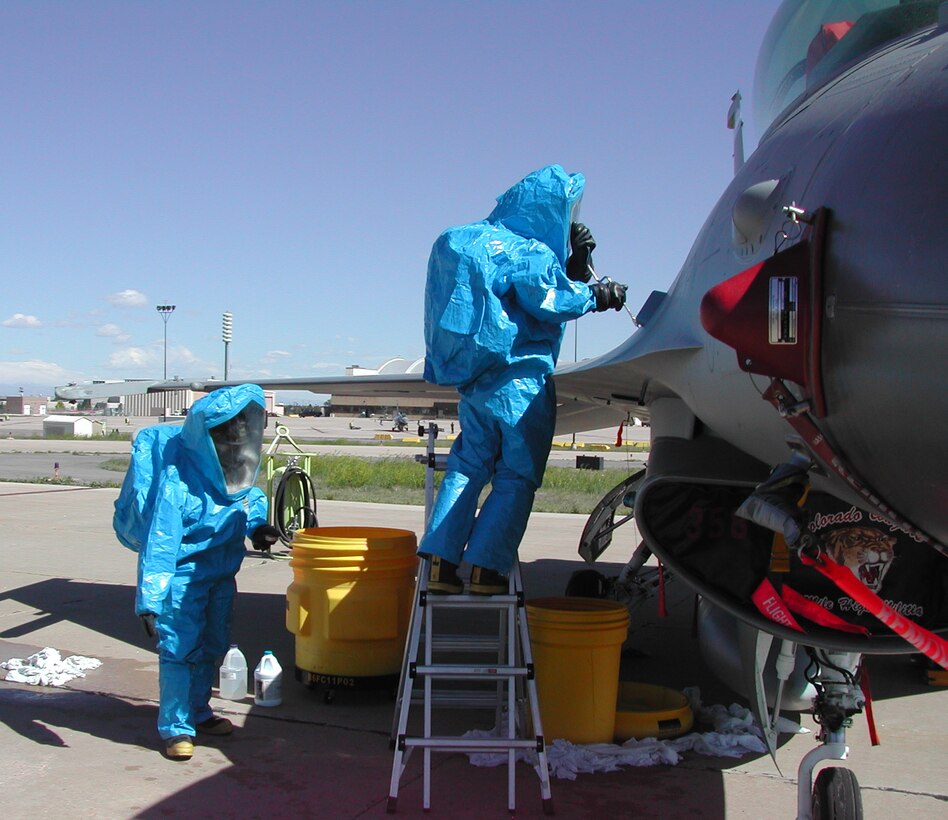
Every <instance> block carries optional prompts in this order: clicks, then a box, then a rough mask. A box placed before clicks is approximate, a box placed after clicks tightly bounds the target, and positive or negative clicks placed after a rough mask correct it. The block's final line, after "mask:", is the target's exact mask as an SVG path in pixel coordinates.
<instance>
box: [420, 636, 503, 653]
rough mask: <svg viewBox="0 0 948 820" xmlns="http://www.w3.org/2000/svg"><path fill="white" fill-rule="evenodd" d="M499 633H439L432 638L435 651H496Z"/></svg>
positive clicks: (498, 645)
mask: <svg viewBox="0 0 948 820" xmlns="http://www.w3.org/2000/svg"><path fill="white" fill-rule="evenodd" d="M499 647H500V638H499V637H498V636H497V635H439V636H436V637H434V638H432V640H431V650H432V651H433V652H496V651H497V649H498V648H499Z"/></svg>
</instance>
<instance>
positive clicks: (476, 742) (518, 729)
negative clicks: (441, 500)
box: [387, 559, 553, 814]
mask: <svg viewBox="0 0 948 820" xmlns="http://www.w3.org/2000/svg"><path fill="white" fill-rule="evenodd" d="M428 564H429V562H428V560H426V559H423V560H422V561H421V564H420V566H419V577H418V583H417V584H416V591H415V600H414V603H413V608H412V615H411V622H410V625H409V629H408V642H407V644H406V652H405V660H404V663H403V668H402V678H401V681H400V684H399V693H398V699H397V703H396V711H395V715H396V719H395V725H394V727H393V732H392V742H393V746H394V750H395V758H394V761H393V763H392V782H391V787H390V789H389V797H388V806H387V810H388V812H389V813H394V812H395V810H396V806H397V801H398V787H399V784H400V782H401V778H402V775H403V774H404V771H405V768H406V766H407V764H408V759H409V757H410V756H411V753H412V751H414V750H415V749H421V750H422V752H423V755H424V760H423V794H424V797H423V807H424V809H425V810H426V811H427V810H428V809H430V808H431V753H432V752H480V753H489V752H499V753H506V754H507V808H508V809H509V810H510V811H514V810H515V809H516V787H515V782H516V777H515V763H516V759H517V752H518V750H521V749H522V750H525V751H532V752H534V753H535V754H536V758H537V762H536V765H535V767H534V768H535V770H536V772H537V775H538V776H539V778H540V796H541V799H542V801H543V811H544V813H545V814H552V813H553V799H552V795H551V792H550V775H549V766H548V765H547V756H546V744H545V741H544V738H543V728H542V723H541V720H540V709H539V705H538V701H537V689H536V681H535V680H534V675H533V654H532V651H531V647H530V633H529V630H528V628H527V618H526V608H525V606H524V597H523V584H522V579H521V576H520V565H519V563H518V564H515V565H514V567H513V569H512V570H511V572H510V575H509V579H508V590H507V594H505V595H465V594H462V595H440V594H434V593H430V592H429V591H428ZM458 609H467V610H477V611H479V612H486V611H492V612H495V613H496V614H497V616H498V630H497V634H496V636H493V635H458V634H445V633H442V632H441V631H440V628H439V627H438V626H437V625H436V624H435V622H436V621H437V620H438V619H439V615H440V614H441V613H442V611H451V610H458ZM459 653H464V654H465V655H478V654H486V655H489V656H490V657H489V658H488V659H487V660H486V661H483V662H480V663H472V662H470V661H469V660H468V659H464V660H463V661H461V662H447V660H446V659H445V657H444V656H446V655H457V654H459ZM441 681H475V682H480V683H482V684H483V683H487V684H492V685H493V691H491V689H478V690H467V691H465V690H457V689H442V688H440V687H436V685H435V684H436V683H437V682H441ZM416 683H420V684H421V687H420V688H421V693H420V698H419V697H417V696H416V694H415V685H416ZM419 703H420V705H421V707H422V715H423V717H422V722H423V729H422V733H421V734H420V735H411V734H409V733H408V721H409V717H410V712H411V707H412V705H413V704H419ZM436 707H449V708H451V709H452V710H457V709H459V708H464V707H467V708H490V709H493V710H494V715H495V723H494V726H495V729H494V731H495V732H497V733H498V736H494V737H464V736H447V735H439V734H436V733H435V732H434V730H433V723H434V721H433V711H434V709H435V708H436ZM528 708H529V719H530V723H529V724H528V722H527V709H528ZM528 726H530V727H532V729H531V733H530V735H529V736H526V734H525V733H526V730H527V727H528Z"/></svg>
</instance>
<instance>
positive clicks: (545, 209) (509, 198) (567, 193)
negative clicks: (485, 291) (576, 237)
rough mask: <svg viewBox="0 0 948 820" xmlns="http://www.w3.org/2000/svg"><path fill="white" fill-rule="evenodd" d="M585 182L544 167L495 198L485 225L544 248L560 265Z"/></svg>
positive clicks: (558, 169) (567, 250) (578, 176)
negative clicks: (498, 225) (537, 242)
mask: <svg viewBox="0 0 948 820" xmlns="http://www.w3.org/2000/svg"><path fill="white" fill-rule="evenodd" d="M585 186H586V178H585V177H584V176H583V175H582V174H579V173H577V174H568V173H566V171H564V170H563V167H562V166H561V165H547V166H546V167H544V168H541V169H540V170H538V171H534V172H533V173H532V174H529V175H528V176H526V177H525V178H524V179H522V180H521V181H520V182H518V183H517V184H516V185H514V186H513V187H512V188H510V189H509V190H508V191H506V192H505V193H503V194H501V195H500V196H499V197H497V206H496V207H495V208H494V210H493V211H491V213H490V216H488V217H487V221H488V222H491V223H493V224H501V225H503V226H504V227H505V228H507V229H508V230H510V231H513V232H514V233H515V234H519V235H520V236H522V237H524V238H525V239H536V240H538V241H539V242H542V243H543V244H544V245H546V246H547V247H548V248H550V250H552V251H553V253H554V254H555V255H556V258H557V259H559V261H560V264H561V265H564V266H565V265H566V259H567V257H568V256H569V253H570V247H569V229H570V223H571V222H573V221H574V214H575V211H576V209H578V207H579V203H580V201H581V199H582V196H583V188H585Z"/></svg>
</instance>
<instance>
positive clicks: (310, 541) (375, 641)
mask: <svg viewBox="0 0 948 820" xmlns="http://www.w3.org/2000/svg"><path fill="white" fill-rule="evenodd" d="M416 546H417V540H416V538H415V533H413V532H411V531H409V530H400V529H389V528H386V527H315V528H310V529H301V530H297V531H296V533H295V534H294V535H293V542H292V544H291V558H290V567H291V568H292V570H293V583H292V584H290V586H289V588H288V589H287V591H286V628H287V629H288V630H289V631H290V632H292V633H293V634H294V635H295V636H296V668H297V676H298V677H301V678H302V676H303V673H306V679H307V680H306V682H307V683H309V684H311V685H318V686H325V687H330V688H332V689H337V688H339V689H342V688H355V687H358V686H360V685H362V684H365V683H368V682H369V681H370V679H376V680H378V679H382V680H387V679H389V678H390V677H391V676H395V677H397V676H398V674H399V672H400V671H401V664H402V653H403V649H404V646H405V639H406V637H407V635H408V621H409V618H410V615H411V602H412V596H413V593H414V584H415V572H416V569H417V564H418V559H417V557H416V555H415V550H416Z"/></svg>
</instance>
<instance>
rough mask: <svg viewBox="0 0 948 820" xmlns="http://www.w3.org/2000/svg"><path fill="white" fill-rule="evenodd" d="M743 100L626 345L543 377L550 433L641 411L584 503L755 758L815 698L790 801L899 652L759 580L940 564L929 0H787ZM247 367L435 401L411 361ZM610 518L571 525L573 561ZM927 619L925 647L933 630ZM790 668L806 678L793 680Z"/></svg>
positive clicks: (886, 636)
mask: <svg viewBox="0 0 948 820" xmlns="http://www.w3.org/2000/svg"><path fill="white" fill-rule="evenodd" d="M736 102H737V101H736V100H735V105H734V106H732V109H731V112H730V114H729V119H730V124H731V125H733V126H735V127H737V126H739V118H740V115H739V110H738V107H737V105H736ZM754 109H755V111H756V112H757V113H758V115H762V118H763V122H762V124H761V125H762V130H763V136H762V137H761V139H760V142H759V145H758V147H757V149H756V150H755V151H754V152H753V153H752V154H751V155H750V156H749V157H748V158H747V160H746V161H742V151H741V150H740V148H739V141H738V150H736V152H735V155H736V166H737V167H736V173H735V176H734V178H733V180H732V182H731V184H730V185H729V186H728V188H727V189H726V190H725V191H724V193H723V194H722V196H721V198H720V200H719V201H718V203H717V204H716V205H715V207H714V209H713V210H712V211H711V213H710V215H709V216H708V218H707V221H706V223H705V225H704V227H703V228H702V230H701V232H700V233H699V235H698V237H697V239H696V240H695V242H694V245H693V247H692V250H691V252H690V253H689V255H688V257H687V259H686V260H685V262H684V265H683V266H682V268H681V271H680V272H679V274H678V276H677V278H676V279H675V280H674V281H673V282H672V283H671V284H670V286H669V287H668V290H667V291H665V292H658V291H656V292H653V293H652V295H651V296H650V298H649V299H648V300H647V302H646V303H645V305H643V306H642V308H641V309H640V310H639V311H637V312H636V324H637V325H638V329H637V330H636V332H635V333H634V334H633V335H632V336H631V337H630V338H629V339H627V340H626V341H625V342H624V343H622V344H621V345H619V346H618V347H616V348H615V349H614V350H611V351H609V352H607V353H605V354H603V355H601V356H599V357H597V358H594V359H588V360H585V361H581V362H578V363H573V364H568V365H564V366H561V367H559V368H558V369H557V371H556V373H555V377H554V378H555V382H556V393H557V397H558V402H559V407H558V419H557V433H569V432H577V431H581V430H585V429H598V428H602V427H606V426H609V425H611V424H616V425H618V424H619V423H620V422H621V421H623V420H629V419H640V420H643V421H647V422H648V423H649V425H650V431H651V455H650V458H649V463H648V467H647V470H646V472H645V474H644V475H641V476H634V477H630V480H629V481H628V482H627V483H626V486H624V487H622V488H621V491H620V492H616V493H613V494H611V497H610V498H609V499H608V500H605V501H604V503H605V504H606V510H605V511H606V513H609V511H610V509H611V510H614V509H615V508H616V507H617V506H618V504H619V503H622V502H624V503H626V504H628V505H629V506H630V507H631V508H632V509H634V517H635V520H636V523H637V524H638V527H639V531H640V532H641V534H642V536H643V539H644V545H645V546H644V549H646V550H647V551H648V552H651V553H653V554H655V555H657V556H658V557H660V558H661V559H662V561H663V562H664V564H665V566H666V567H667V568H668V569H669V570H670V571H671V573H672V574H673V575H674V576H675V577H676V578H677V579H680V580H682V581H684V582H686V583H688V584H690V585H692V586H693V587H694V588H695V590H696V591H697V592H698V593H699V594H700V596H701V598H702V601H703V602H704V604H705V617H704V625H705V632H706V634H709V635H710V636H711V637H710V638H708V640H709V641H711V643H712V644H713V645H715V647H716V652H715V654H717V655H719V656H721V655H722V654H726V653H722V652H720V651H717V649H719V648H720V645H721V643H722V642H724V641H725V640H726V638H725V637H723V636H724V635H725V633H727V634H728V635H730V636H731V638H733V635H734V630H735V629H736V631H737V639H736V645H737V649H736V650H735V652H734V657H735V659H736V660H735V664H734V669H733V670H732V671H731V676H732V677H733V678H735V685H737V686H741V685H743V687H744V688H745V689H750V690H751V691H750V692H749V693H748V694H749V696H750V697H751V698H752V699H754V700H755V702H756V704H757V711H758V713H759V718H760V719H761V722H762V724H763V725H764V726H765V732H766V733H767V736H768V742H769V743H770V744H771V748H773V744H774V743H775V742H776V734H775V729H774V726H775V720H774V718H775V717H776V714H777V713H779V711H780V709H781V708H810V707H812V708H813V709H814V710H815V711H816V714H817V717H818V719H819V720H820V722H821V723H822V724H823V732H824V734H823V737H822V739H823V741H824V745H823V746H821V747H819V749H817V750H814V751H815V752H816V754H814V753H811V755H808V756H807V759H805V760H804V762H803V763H802V764H801V768H800V771H799V776H800V780H799V782H800V784H801V786H800V788H801V792H800V798H799V804H800V805H799V811H800V816H801V817H808V816H810V815H811V812H812V811H813V806H812V805H811V803H810V800H811V796H810V785H811V782H812V772H813V767H814V765H815V764H816V762H817V761H818V760H820V759H827V758H837V759H838V758H841V757H843V756H844V755H845V743H844V733H845V724H846V721H847V720H849V719H850V718H851V716H852V715H853V714H855V713H857V712H859V711H860V710H861V708H862V706H863V702H864V698H863V697H862V694H861V692H860V690H859V687H858V686H857V685H856V670H857V668H858V666H859V658H860V657H861V655H862V654H864V653H880V652H881V653H904V652H917V651H919V646H918V645H917V643H916V644H914V645H913V644H910V643H908V642H906V641H905V640H904V639H903V637H901V636H900V635H899V634H896V631H893V630H892V629H890V628H888V627H886V626H882V625H878V626H874V627H872V628H867V627H865V626H864V625H860V624H859V623H857V624H856V627H858V628H859V629H862V631H861V632H858V629H857V632H858V634H857V632H854V631H852V627H853V624H852V623H850V627H851V628H850V629H849V631H847V630H846V628H841V625H840V623H839V621H843V620H846V619H845V618H840V616H841V615H844V614H845V613H843V612H841V610H840V608H839V607H840V606H842V604H840V602H841V601H844V600H850V604H852V603H853V602H852V600H851V599H847V598H846V596H842V597H837V598H835V599H834V601H835V602H836V603H837V604H839V606H837V608H836V609H835V610H834V609H832V608H830V609H828V610H827V608H826V607H825V606H822V607H821V608H822V609H823V610H825V611H828V612H829V615H828V616H826V617H823V616H821V615H820V614H819V612H817V611H815V610H813V608H812V607H808V606H806V605H803V604H800V605H799V606H797V607H794V611H793V612H790V613H789V614H788V613H787V612H786V611H785V608H784V604H785V603H786V601H785V600H784V599H786V598H787V597H788V596H789V593H786V594H783V593H784V592H785V590H784V588H783V585H782V582H781V581H780V579H779V577H778V578H777V580H776V581H775V583H776V585H777V586H776V587H774V592H775V593H776V597H775V598H773V597H772V598H771V599H769V602H768V599H767V598H766V596H765V597H764V599H760V598H759V595H758V599H757V600H754V594H755V593H759V588H758V587H755V584H756V582H757V579H758V578H759V577H762V576H767V577H768V578H769V577H771V576H773V574H774V567H775V563H779V562H778V561H777V557H776V556H777V552H779V551H780V549H782V550H784V557H785V558H786V560H787V561H789V562H790V563H789V564H788V565H789V566H792V567H796V569H794V570H793V571H797V570H799V571H800V572H803V570H802V569H799V567H797V566H796V565H797V563H798V562H799V561H801V560H802V558H801V555H800V554H798V552H799V553H802V555H803V558H809V560H812V561H814V562H815V563H817V564H819V563H821V562H824V561H825V557H826V556H828V555H829V556H831V557H833V556H835V558H834V561H833V563H837V564H839V565H841V566H846V565H848V566H849V567H850V568H851V569H852V570H853V573H854V574H855V576H856V577H858V578H859V579H860V582H861V583H863V585H864V586H867V587H869V588H872V587H873V586H875V588H876V589H877V590H878V589H883V588H882V587H881V586H880V584H879V583H878V582H879V581H880V579H882V578H885V579H887V580H888V579H891V578H894V577H895V573H896V569H895V567H896V566H897V564H896V562H897V561H898V560H899V558H898V556H899V555H900V554H901V556H902V558H901V564H902V567H903V568H904V567H909V568H913V569H914V570H915V572H914V574H911V573H910V579H909V580H908V581H907V582H906V585H907V586H908V587H909V591H910V593H918V592H919V590H918V588H919V587H920V586H921V585H923V584H928V585H932V584H936V585H937V584H938V583H939V581H938V580H937V579H939V578H943V577H944V572H945V561H946V552H945V546H944V545H945V544H946V543H948V515H946V509H948V480H946V468H945V465H946V463H948V446H946V442H948V436H946V435H945V432H944V430H943V425H944V424H945V420H946V419H948V376H946V373H948V369H946V367H945V362H946V361H948V281H946V274H945V271H946V264H948V230H946V228H948V224H946V216H945V215H946V214H948V152H946V150H945V139H946V136H945V135H946V134H948V4H944V3H943V4H939V3H938V2H922V1H919V2H908V1H907V0H904V1H903V2H898V0H850V2H825V0H785V2H784V3H783V4H782V5H781V6H780V8H779V9H778V11H777V13H776V15H775V17H774V19H773V21H772V23H771V25H770V28H769V29H768V31H767V34H766V36H765V39H764V42H763V45H762V47H761V50H760V53H759V57H758V62H757V76H756V79H755V87H754ZM259 383H260V384H261V385H262V386H263V387H265V388H271V389H283V390H288V389H310V390H313V391H314V392H318V393H330V392H344V393H345V394H346V395H349V396H364V397H367V396H385V397H399V396H426V397H430V398H439V397H444V396H451V395H453V391H452V390H451V389H450V388H444V387H438V386H436V385H431V384H427V383H425V382H424V381H423V380H422V378H421V376H413V375H392V376H385V375H383V376H375V377H372V376H366V377H341V378H336V379H333V378H319V379H277V380H269V381H267V380H265V381H262V382H259ZM188 384H189V385H190V384H191V383H190V382H188ZM221 384H225V383H223V382H221V383H217V382H211V383H209V382H195V383H194V384H193V386H194V387H195V388H197V389H211V388H213V387H216V386H219V385H221ZM181 386H182V382H181V381H176V382H167V383H154V384H151V385H148V384H147V383H145V384H143V385H142V389H149V388H150V389H168V388H174V387H181ZM116 389H117V388H116V387H115V385H109V391H110V392H111V393H114V392H116ZM57 395H59V396H60V397H63V398H83V397H86V396H87V395H89V388H86V387H84V386H82V385H76V386H72V387H70V388H62V389H60V390H58V391H57ZM749 499H750V503H749V504H748V500H749ZM610 505H611V507H610ZM795 509H797V510H798V511H799V512H798V513H796V514H795V513H794V510H795ZM739 511H740V514H739ZM602 512H603V510H602V509H600V510H599V513H600V516H599V520H602V521H606V522H607V524H608V522H609V521H610V520H611V517H610V515H608V514H606V515H605V516H603V515H601V513H602ZM817 516H819V518H815V517H817ZM814 520H816V521H817V522H821V523H820V525H819V526H814ZM794 525H798V529H799V531H794V530H793V527H794ZM824 525H825V526H824ZM869 525H871V526H869ZM608 529H609V527H608V526H606V527H604V528H600V530H599V531H596V532H593V533H592V537H591V538H590V539H589V541H588V543H587V544H586V547H587V554H586V557H587V558H589V559H590V560H594V559H595V557H596V554H597V552H598V551H599V549H600V548H601V547H602V544H603V539H602V538H600V536H606V530H608ZM868 529H874V530H875V531H877V532H881V535H880V536H878V537H877V538H876V537H875V536H873V535H872V534H871V533H868V532H862V530H868ZM774 531H777V533H778V535H777V536H775V534H774ZM834 538H835V539H836V540H835V541H834ZM873 538H876V540H875V541H873ZM597 539H598V540H597ZM847 539H848V541H847ZM860 539H862V540H860ZM867 539H868V541H867ZM604 540H605V541H607V540H608V538H607V537H605V539H604ZM836 541H839V542H840V543H841V544H842V546H840V547H839V548H838V549H837V547H836ZM787 542H793V543H792V547H793V548H787V547H786V544H787ZM844 542H845V543H844ZM801 544H803V545H805V548H806V549H809V550H810V551H811V552H810V554H809V555H807V553H806V550H805V549H804V547H801V546H800V545H801ZM778 547H779V549H778ZM893 555H895V556H896V558H895V561H893V559H892V556H893ZM886 556H888V558H886ZM826 563H829V562H826ZM806 570H807V571H809V572H810V573H811V575H812V576H813V577H816V575H817V573H816V570H815V569H814V567H813V566H809V565H808V566H807V567H806ZM777 574H778V576H779V572H778V573H777ZM780 577H786V576H780ZM799 577H806V576H805V575H804V576H799ZM748 579H750V580H748ZM912 579H915V580H912ZM919 579H920V580H919ZM786 586H788V587H789V586H791V585H790V584H787V585H786ZM938 594H939V590H938V589H935V590H929V591H924V590H923V591H922V592H921V593H919V594H918V595H916V596H915V598H913V599H912V600H910V601H909V602H908V603H906V604H905V605H904V606H903V608H902V610H901V612H902V614H907V615H910V616H911V615H912V614H914V615H916V616H917V615H918V610H919V609H920V608H921V609H923V610H924V609H925V607H928V612H927V613H926V614H932V610H933V608H934V607H935V606H936V605H937V600H936V599H937V597H938ZM940 594H942V595H943V589H942V590H941V593H940ZM926 596H927V597H926ZM800 597H801V598H804V599H806V600H807V601H810V602H813V601H817V602H819V601H820V600H822V599H825V598H826V597H827V596H826V595H824V594H822V593H821V592H817V593H813V592H811V593H807V591H805V590H803V594H802V595H801V596H800ZM910 598H911V594H910ZM797 603H798V604H799V602H797ZM824 603H825V601H824ZM801 609H802V611H801ZM856 609H858V607H857V606H856V605H855V604H853V610H856ZM721 613H724V616H725V617H724V620H723V621H722V620H721V618H722V615H721ZM856 620H858V619H856ZM732 622H736V624H737V626H736V627H734V626H733V623H732ZM722 623H723V624H725V626H722V625H721V624H722ZM929 626H931V629H932V631H933V632H934V633H935V635H934V637H935V639H936V640H939V638H938V635H939V634H944V632H945V629H943V628H939V627H940V624H938V623H934V624H932V623H930V624H929ZM867 629H868V632H870V633H871V635H867V634H866V631H867ZM774 638H777V639H779V641H778V642H777V643H774ZM936 651H937V650H936ZM803 668H810V669H811V670H815V672H811V673H810V674H808V675H807V676H806V679H804V678H803V676H802V672H801V669H803ZM738 678H740V679H741V680H737V679H738ZM825 771H829V772H830V774H829V775H827V776H825V777H824V775H823V773H822V772H821V774H820V777H818V778H817V782H816V785H815V787H814V789H813V797H812V799H813V800H814V801H815V804H816V806H817V810H819V807H820V806H825V804H826V802H827V801H832V800H836V801H840V800H842V801H843V802H846V801H849V802H850V803H852V804H853V805H855V804H857V803H858V784H857V783H856V782H855V778H854V777H851V773H849V772H848V771H847V770H845V769H843V770H836V769H830V770H825ZM840 771H841V772H843V774H841V773H840Z"/></svg>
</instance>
